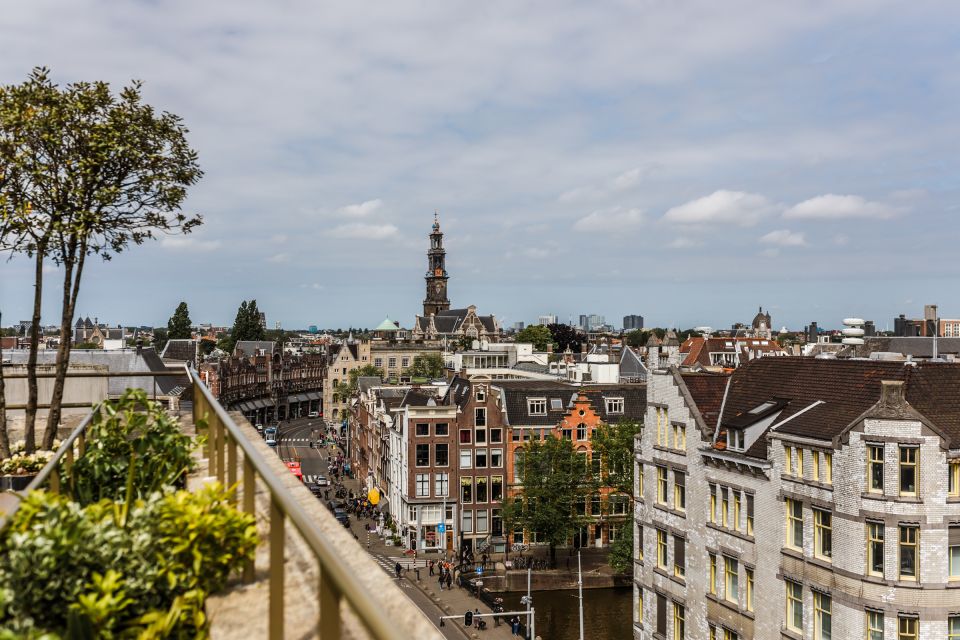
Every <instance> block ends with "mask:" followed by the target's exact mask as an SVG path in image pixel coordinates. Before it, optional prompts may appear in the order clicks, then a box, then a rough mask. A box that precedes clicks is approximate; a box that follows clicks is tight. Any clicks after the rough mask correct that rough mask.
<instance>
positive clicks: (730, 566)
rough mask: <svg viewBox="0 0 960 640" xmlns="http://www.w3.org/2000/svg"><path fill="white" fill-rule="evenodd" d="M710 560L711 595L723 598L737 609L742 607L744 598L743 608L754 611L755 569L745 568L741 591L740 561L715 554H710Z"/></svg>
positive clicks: (709, 585)
mask: <svg viewBox="0 0 960 640" xmlns="http://www.w3.org/2000/svg"><path fill="white" fill-rule="evenodd" d="M709 559H710V582H709V584H708V588H709V590H710V595H712V596H715V597H717V598H721V599H723V600H725V601H727V602H729V603H731V604H733V605H734V606H735V607H737V608H740V607H741V603H740V598H741V596H742V597H743V604H742V607H743V608H744V609H745V610H747V611H753V589H754V582H753V568H751V567H747V566H744V567H743V574H744V581H743V582H744V588H743V589H741V588H740V561H739V560H737V559H736V558H732V557H730V556H718V555H717V554H715V553H711V554H709ZM721 563H722V565H721ZM721 566H722V568H721ZM741 591H742V592H743V593H742V594H741Z"/></svg>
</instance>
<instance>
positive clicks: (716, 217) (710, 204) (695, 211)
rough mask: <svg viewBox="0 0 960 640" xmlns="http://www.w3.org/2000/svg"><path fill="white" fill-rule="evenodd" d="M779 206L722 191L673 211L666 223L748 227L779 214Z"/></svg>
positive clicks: (760, 198)
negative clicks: (771, 215) (777, 212)
mask: <svg viewBox="0 0 960 640" xmlns="http://www.w3.org/2000/svg"><path fill="white" fill-rule="evenodd" d="M778 208H779V207H778V205H776V204H774V203H773V202H770V200H768V199H767V198H765V197H764V196H762V195H759V194H756V193H745V192H743V191H727V190H726V189H721V190H719V191H714V192H713V193H711V194H710V195H708V196H704V197H702V198H697V199H696V200H691V201H690V202H687V203H685V204H682V205H680V206H677V207H673V208H672V209H670V210H669V211H667V213H666V214H664V216H663V219H664V220H665V221H667V222H672V223H676V224H713V223H719V224H736V225H740V226H742V227H749V226H753V225H755V224H757V223H758V222H759V221H760V220H762V219H763V218H765V217H767V216H769V215H770V214H772V213H774V212H776V211H777V210H778Z"/></svg>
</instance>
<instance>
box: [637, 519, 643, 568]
mask: <svg viewBox="0 0 960 640" xmlns="http://www.w3.org/2000/svg"><path fill="white" fill-rule="evenodd" d="M637 560H638V561H640V562H643V525H642V524H638V525H637Z"/></svg>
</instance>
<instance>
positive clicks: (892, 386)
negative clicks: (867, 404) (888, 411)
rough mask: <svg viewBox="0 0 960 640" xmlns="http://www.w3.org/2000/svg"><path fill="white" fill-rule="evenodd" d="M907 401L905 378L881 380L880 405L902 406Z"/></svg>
mask: <svg viewBox="0 0 960 640" xmlns="http://www.w3.org/2000/svg"><path fill="white" fill-rule="evenodd" d="M905 403H906V399H905V398H904V383H903V380H881V381H880V406H881V407H901V406H903V405H904V404H905Z"/></svg>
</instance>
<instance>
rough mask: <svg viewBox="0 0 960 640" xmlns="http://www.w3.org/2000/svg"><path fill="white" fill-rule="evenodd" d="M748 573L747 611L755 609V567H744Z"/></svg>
mask: <svg viewBox="0 0 960 640" xmlns="http://www.w3.org/2000/svg"><path fill="white" fill-rule="evenodd" d="M743 571H744V573H745V574H746V575H747V611H753V569H750V568H748V567H744V568H743Z"/></svg>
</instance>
